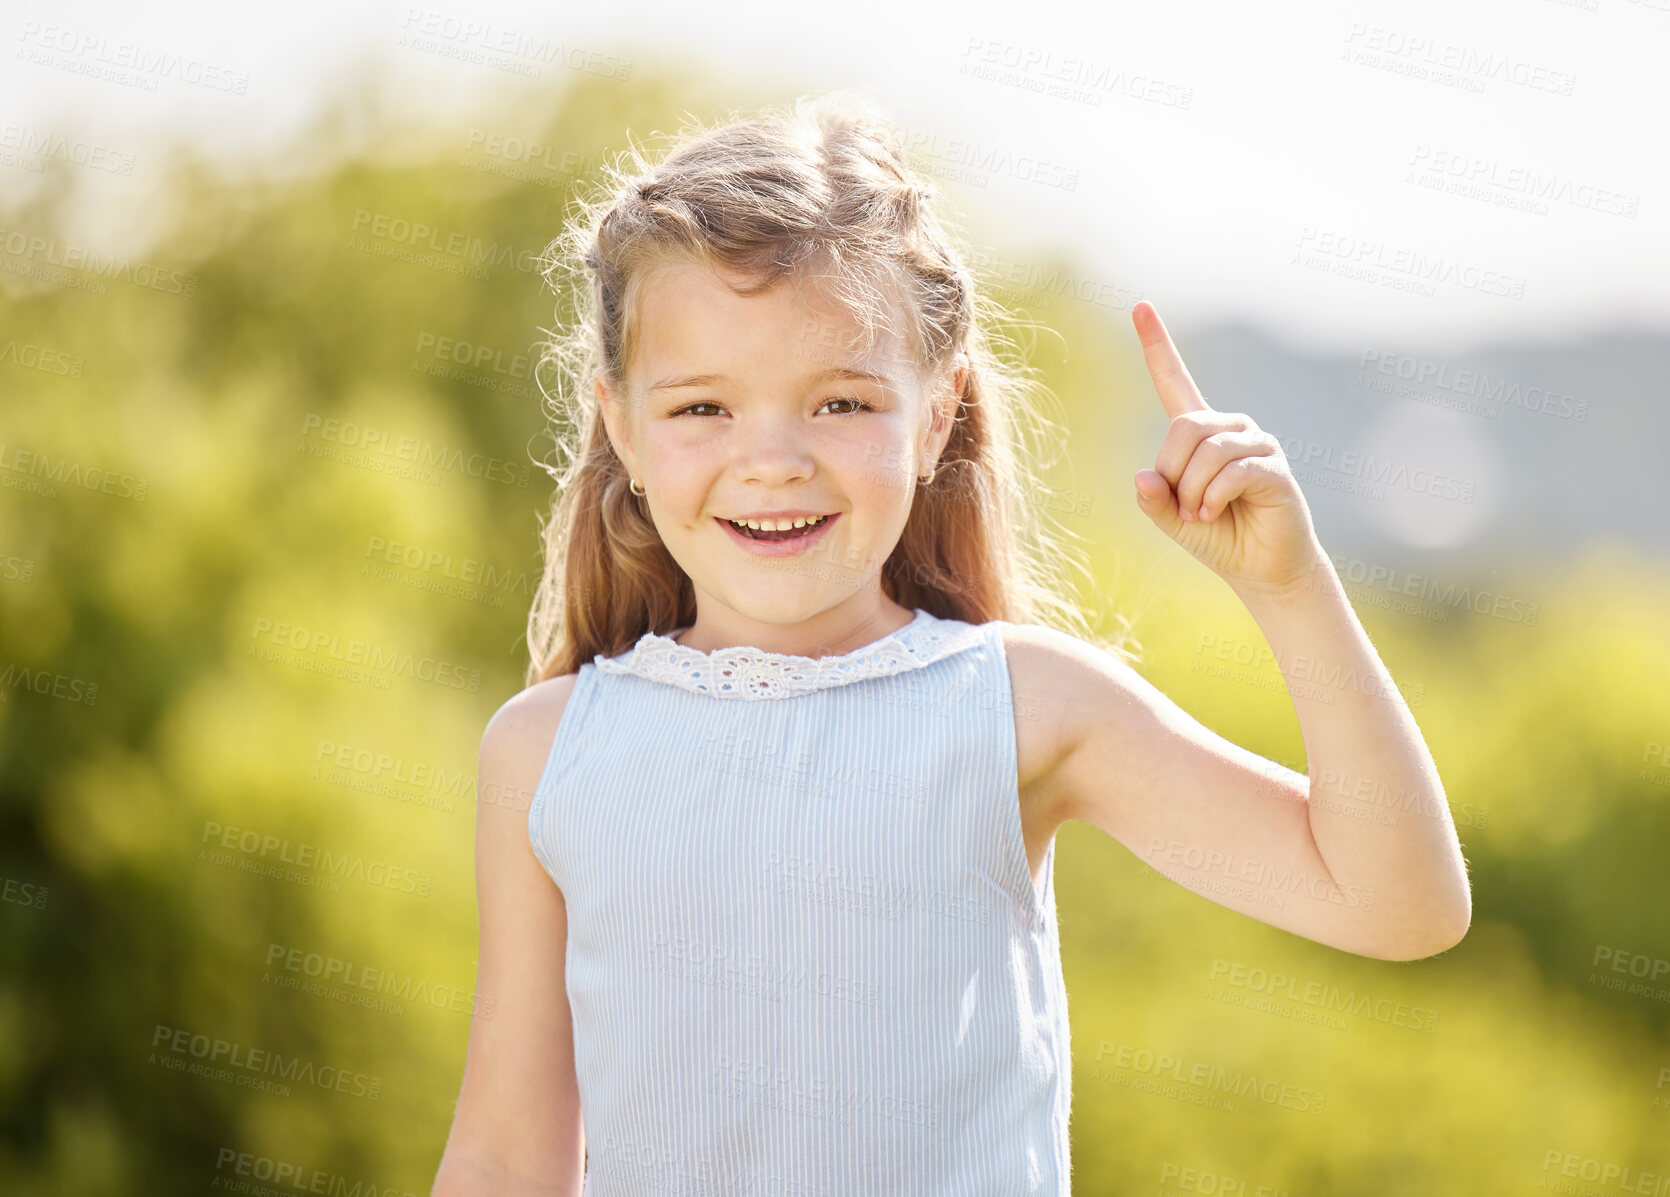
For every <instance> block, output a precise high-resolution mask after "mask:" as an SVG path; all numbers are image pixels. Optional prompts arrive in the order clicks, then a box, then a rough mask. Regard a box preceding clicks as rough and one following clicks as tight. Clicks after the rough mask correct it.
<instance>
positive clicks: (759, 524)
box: [731, 515, 828, 532]
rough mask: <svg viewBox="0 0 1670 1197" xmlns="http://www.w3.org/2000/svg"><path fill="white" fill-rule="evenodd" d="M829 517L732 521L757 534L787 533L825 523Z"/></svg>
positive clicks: (815, 516) (739, 526)
mask: <svg viewBox="0 0 1670 1197" xmlns="http://www.w3.org/2000/svg"><path fill="white" fill-rule="evenodd" d="M827 518H828V517H827V516H822V515H814V516H813V517H812V518H811V519H807V518H805V517H804V516H802V517H800V518H798V519H792V520H732V521H731V523H733V524H735V525H736V526H737V527H738V528H752V529H754V531H756V532H787V531H788V530H789V529H790V528H804V527H806V526H807V525H808V524H810V525H814V526H815V525H817V524H821V523H823V521H824V520H825V519H827Z"/></svg>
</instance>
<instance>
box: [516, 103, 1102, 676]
mask: <svg viewBox="0 0 1670 1197" xmlns="http://www.w3.org/2000/svg"><path fill="white" fill-rule="evenodd" d="M901 143H902V138H901V136H900V135H899V133H898V131H897V130H896V129H895V128H894V126H893V125H892V124H891V123H890V122H889V121H888V120H887V119H886V118H885V117H884V116H881V115H880V114H878V113H877V112H876V111H874V110H873V109H872V108H871V107H870V106H869V104H868V103H867V101H864V100H863V99H862V98H860V97H857V96H855V95H853V94H852V93H850V92H846V91H840V92H835V93H831V94H827V95H824V96H820V97H801V98H800V99H798V100H796V101H795V102H794V103H793V104H792V105H790V106H788V107H787V108H774V109H767V110H765V111H764V112H762V113H760V114H758V115H756V116H755V117H753V118H751V119H742V120H732V121H730V122H729V123H723V124H720V125H717V126H713V127H707V128H704V127H702V126H700V125H691V126H687V127H686V128H685V129H684V130H682V131H681V132H680V134H679V135H678V138H677V141H676V143H675V144H674V145H673V146H672V147H671V149H670V150H669V151H668V152H667V153H666V155H665V156H664V157H662V158H661V160H660V161H659V163H652V162H651V161H649V159H648V157H647V156H646V155H645V154H644V152H643V151H642V150H640V149H638V148H637V147H630V148H629V149H628V150H627V151H626V152H625V154H624V155H623V157H624V158H625V159H626V164H625V165H624V166H623V165H621V164H620V163H618V162H616V163H610V164H608V165H607V166H606V168H605V169H606V176H607V177H606V178H605V180H604V181H602V182H601V183H600V184H599V185H598V187H597V190H596V191H595V193H594V194H593V195H591V196H590V198H585V197H582V198H581V199H579V200H578V205H579V212H578V214H577V215H576V216H575V218H573V219H572V220H570V221H569V222H568V223H567V224H566V225H565V227H564V231H563V233H562V234H561V235H560V236H558V237H557V239H556V240H554V241H553V242H552V243H551V244H550V245H549V246H548V247H547V249H546V251H545V255H544V257H543V259H542V263H541V264H542V266H543V268H544V269H543V275H544V278H545V279H546V281H547V282H549V283H550V284H551V285H552V287H553V288H554V289H556V290H557V291H558V294H559V305H558V308H557V327H558V329H559V330H563V331H552V330H547V331H548V332H550V333H551V338H550V340H548V341H547V342H546V343H545V345H544V347H543V352H542V354H541V358H540V366H541V368H542V372H543V368H545V367H547V366H549V367H554V370H555V374H556V376H557V383H558V387H557V391H558V394H557V396H556V397H553V396H552V395H551V394H550V393H548V392H545V391H544V386H543V382H541V391H542V393H544V394H545V398H546V404H545V407H546V413H547V416H548V418H549V420H550V431H551V436H552V439H553V440H554V441H555V442H556V445H557V448H558V450H559V451H560V453H561V454H562V455H563V457H564V458H565V459H566V462H565V464H563V465H560V466H549V465H544V464H543V463H542V468H544V469H546V471H547V472H548V473H550V474H551V476H552V478H553V479H554V480H555V481H556V483H557V493H556V495H555V496H554V497H553V500H552V511H551V516H550V518H549V519H548V520H545V521H543V522H542V539H543V545H544V553H545V562H544V570H543V574H542V577H541V579H540V583H539V588H538V591H537V592H536V593H535V595H534V600H533V605H532V609H531V610H530V612H529V616H528V630H527V642H528V649H529V656H530V660H529V663H528V667H527V678H526V684H528V685H532V684H533V683H534V682H537V681H542V680H545V679H547V678H552V677H557V676H559V675H562V674H567V673H573V672H575V671H577V670H578V669H579V667H580V665H581V664H582V663H584V662H586V661H589V660H591V659H592V657H593V656H595V655H597V654H599V653H602V654H604V655H608V656H613V655H615V654H617V653H620V652H623V651H625V650H626V649H627V648H629V647H631V645H632V644H633V643H635V642H636V641H637V639H638V638H639V637H640V636H641V635H642V634H643V633H644V632H646V631H654V632H658V633H662V634H666V633H669V632H671V631H672V630H674V629H676V628H679V627H685V626H688V625H690V624H693V623H694V622H695V617H696V609H695V595H694V592H693V590H692V588H691V585H690V580H689V578H688V577H687V576H686V575H685V573H684V571H683V570H682V569H680V568H679V566H678V564H677V563H676V562H675V561H674V560H673V558H672V555H671V554H670V553H669V552H668V551H667V549H666V546H665V545H663V544H662V542H661V538H660V536H659V534H658V533H657V532H656V529H655V525H654V524H653V523H652V522H651V520H650V517H649V514H648V512H647V510H646V509H645V508H644V507H643V505H642V504H641V503H640V501H639V499H638V497H637V496H635V495H633V494H632V493H631V492H630V491H629V490H628V482H629V481H630V480H629V478H628V477H627V471H626V468H625V466H624V464H623V463H622V462H621V460H620V458H619V457H618V456H617V455H616V453H615V451H614V447H613V445H612V444H611V443H610V441H609V438H608V434H607V432H606V430H605V426H604V422H603V418H602V413H601V410H600V408H599V403H598V399H597V396H596V394H595V392H594V391H593V389H592V385H591V380H592V375H593V372H594V371H596V370H599V369H601V370H603V371H604V372H605V373H606V376H607V377H608V378H609V379H610V380H611V381H612V382H613V383H614V384H615V387H616V389H617V391H624V390H625V379H626V375H627V367H628V364H629V363H630V362H631V361H632V360H633V357H632V355H633V350H634V346H635V344H636V341H637V321H636V314H637V310H638V298H639V294H640V292H641V290H642V287H643V284H644V282H645V280H646V279H647V278H649V277H651V276H652V275H653V273H654V272H655V270H656V269H658V268H659V267H662V266H666V265H669V264H675V263H680V262H695V263H700V264H704V265H707V266H710V267H712V268H714V269H716V270H724V271H728V272H730V273H732V274H735V275H740V276H741V277H743V278H745V279H750V280H752V285H749V286H748V287H747V288H746V289H742V288H738V287H736V286H735V285H734V284H733V290H736V292H737V293H738V294H743V295H747V294H754V293H756V292H757V291H759V290H763V289H765V288H767V287H769V286H771V285H773V284H775V283H777V282H778V281H780V280H783V279H785V278H788V279H791V280H792V281H794V282H796V283H798V282H800V281H801V280H803V279H807V278H815V279H817V280H818V282H819V283H820V284H823V285H825V286H826V287H827V289H828V291H829V293H830V294H831V295H832V296H833V298H834V299H835V300H836V301H837V302H838V303H839V304H840V305H841V307H842V308H843V309H845V310H846V311H847V312H849V313H851V315H852V316H853V317H854V319H855V320H856V322H857V323H858V324H859V326H860V327H861V328H862V329H863V330H865V335H866V336H867V337H870V338H872V339H873V337H874V335H875V334H876V333H877V332H879V331H880V330H883V329H888V330H891V329H892V327H893V315H894V313H895V312H896V311H897V312H902V316H903V325H904V327H903V328H902V329H899V330H898V331H899V332H901V333H902V334H903V341H904V343H905V344H906V345H908V346H909V348H910V351H911V352H913V353H914V354H915V355H916V361H917V363H918V368H919V377H929V376H931V377H934V378H940V377H943V376H945V375H946V374H947V373H948V371H949V369H950V367H951V365H952V363H953V361H954V360H955V359H956V358H957V355H958V354H962V355H963V356H964V358H965V359H966V364H967V367H968V373H967V376H966V377H967V382H966V385H965V386H964V388H963V391H962V393H961V394H960V395H959V396H957V397H956V402H957V410H956V412H955V415H954V422H953V425H952V431H951V436H950V440H949V441H948V442H947V444H946V447H945V451H944V453H943V454H942V455H941V457H940V460H939V465H938V472H937V473H936V474H935V475H934V478H933V483H932V485H927V486H921V487H918V488H917V492H916V496H915V499H914V500H913V504H912V508H911V512H910V516H909V518H908V520H907V522H906V524H905V528H904V531H903V532H902V533H901V535H900V537H899V542H898V544H897V545H896V546H895V547H894V549H893V551H892V553H891V554H890V555H889V557H888V558H887V561H886V562H885V563H884V564H883V566H882V570H881V585H882V587H883V590H884V592H885V593H886V594H887V595H888V597H890V598H891V599H892V600H893V601H895V602H897V603H899V604H900V605H901V606H903V607H906V608H907V609H908V608H915V607H921V608H923V609H924V610H926V611H928V612H929V613H930V614H932V615H936V616H938V617H940V618H942V619H959V620H964V621H967V622H969V623H984V622H986V621H989V620H994V619H1002V620H1007V621H1009V622H1012V623H1023V624H1024V623H1038V624H1048V625H1050V626H1053V627H1056V628H1058V629H1059V630H1061V631H1064V632H1068V633H1070V634H1072V635H1075V636H1077V637H1079V638H1080V639H1083V640H1086V641H1089V642H1091V643H1094V644H1097V645H1099V646H1100V647H1102V648H1104V649H1106V650H1108V651H1111V652H1116V653H1125V652H1126V650H1125V647H1124V645H1125V642H1126V640H1128V639H1129V637H1128V635H1126V634H1125V633H1124V630H1123V628H1122V630H1121V633H1120V635H1119V638H1118V640H1117V641H1113V642H1110V641H1107V640H1104V639H1103V638H1102V637H1101V636H1099V635H1098V634H1096V633H1095V632H1094V631H1093V630H1092V629H1091V628H1090V627H1089V625H1088V624H1087V623H1086V621H1085V619H1084V615H1083V612H1082V611H1081V609H1080V607H1079V604H1078V603H1077V602H1076V601H1075V600H1074V598H1073V595H1072V593H1071V591H1070V590H1069V588H1068V586H1067V584H1066V578H1065V567H1066V566H1067V565H1072V566H1074V567H1076V568H1077V569H1079V570H1080V572H1083V573H1084V574H1085V575H1086V577H1088V576H1089V571H1088V569H1086V568H1085V567H1084V565H1083V564H1082V563H1081V562H1080V561H1078V560H1077V559H1076V557H1073V556H1071V555H1070V554H1069V547H1068V545H1067V544H1066V543H1065V541H1064V540H1063V539H1062V537H1060V536H1059V535H1057V533H1056V532H1055V531H1054V530H1053V529H1051V528H1050V527H1049V526H1048V524H1047V522H1046V519H1045V518H1044V516H1045V513H1044V512H1043V511H1042V509H1041V508H1040V506H1039V505H1038V503H1037V496H1038V495H1040V494H1042V493H1044V491H1045V490H1046V488H1045V487H1044V486H1043V484H1042V483H1041V482H1040V481H1038V480H1037V479H1036V478H1035V477H1034V476H1033V474H1032V472H1031V471H1032V464H1031V463H1032V461H1033V460H1034V457H1035V453H1034V452H1033V448H1034V445H1036V444H1037V443H1038V441H1039V440H1041V437H1042V435H1043V434H1044V433H1046V432H1047V431H1048V430H1049V429H1050V428H1052V427H1053V426H1052V425H1051V423H1050V422H1049V421H1048V420H1046V419H1045V418H1044V417H1043V416H1042V415H1041V414H1040V412H1039V411H1038V410H1036V408H1035V406H1034V402H1035V400H1037V399H1039V398H1042V397H1044V396H1045V395H1046V394H1047V392H1046V391H1045V388H1044V387H1043V386H1042V384H1041V383H1039V382H1038V381H1037V379H1036V377H1035V375H1034V373H1033V371H1032V370H1031V368H1030V367H1029V366H1027V365H1025V364H1024V363H1023V362H1022V361H1021V359H1020V357H1019V355H1018V354H1015V355H1013V357H1011V356H1009V355H1007V354H1006V353H1005V352H1004V351H1006V350H1008V349H1010V348H1011V346H1010V344H1009V343H1008V342H1006V341H1003V340H1001V339H999V337H998V336H997V334H996V333H995V331H994V330H995V329H997V328H998V326H999V324H1000V323H1001V322H1005V321H1008V320H1009V315H1008V313H1007V312H1006V311H1005V310H1004V309H1003V308H1002V307H1001V306H1000V305H999V304H998V303H996V302H995V301H994V300H993V299H991V298H990V297H989V296H987V295H985V294H984V293H983V292H982V291H981V290H980V289H979V288H977V287H976V285H975V280H974V277H973V275H972V273H971V272H970V271H969V270H968V268H967V267H966V266H965V265H964V260H965V257H966V256H967V255H966V254H965V253H964V252H963V250H962V242H961V240H960V238H958V237H955V236H953V234H952V233H951V232H950V230H949V229H948V228H947V226H946V224H945V222H943V221H942V220H941V218H940V217H939V216H938V214H937V213H936V212H935V209H934V200H935V199H936V198H937V194H938V192H937V189H936V188H933V187H932V186H931V185H930V184H928V183H926V182H924V181H923V180H922V179H920V178H919V177H917V176H916V175H915V174H914V173H913V172H912V170H911V169H910V168H909V166H908V165H907V164H906V162H905V159H904V156H903V154H902V152H901V149H900V146H901ZM565 287H566V295H565V294H564V288H565ZM565 317H566V318H565ZM945 393H947V394H948V393H949V388H945ZM1023 438H1031V439H1029V440H1025V441H1023ZM1120 622H1121V624H1123V623H1124V621H1123V620H1121V621H1120Z"/></svg>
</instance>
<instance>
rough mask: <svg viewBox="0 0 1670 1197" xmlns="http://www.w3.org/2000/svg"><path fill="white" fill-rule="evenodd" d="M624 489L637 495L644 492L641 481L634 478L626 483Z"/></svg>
mask: <svg viewBox="0 0 1670 1197" xmlns="http://www.w3.org/2000/svg"><path fill="white" fill-rule="evenodd" d="M626 489H627V490H629V491H631V492H632V493H633V494H635V495H639V496H642V495H643V494H645V493H646V492H645V491H644V486H643V483H641V482H639V481H638V480H637V479H636V478H634V479H632V481H630V482H628V483H627V484H626Z"/></svg>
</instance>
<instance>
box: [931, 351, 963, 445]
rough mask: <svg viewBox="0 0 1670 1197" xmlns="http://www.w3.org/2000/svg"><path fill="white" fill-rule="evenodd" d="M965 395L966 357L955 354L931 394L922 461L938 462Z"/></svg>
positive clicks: (961, 354) (948, 441)
mask: <svg viewBox="0 0 1670 1197" xmlns="http://www.w3.org/2000/svg"><path fill="white" fill-rule="evenodd" d="M967 391H968V355H967V354H964V353H959V354H957V355H956V356H955V357H953V358H952V359H951V362H950V364H949V365H948V366H947V367H946V369H945V372H944V373H943V374H942V375H941V376H940V379H939V383H938V385H937V386H936V387H935V388H934V391H933V393H932V396H931V398H932V401H933V416H932V418H931V419H930V420H929V423H928V438H927V442H926V445H925V449H924V456H923V461H925V462H927V461H938V460H939V459H940V456H941V455H942V454H944V452H945V446H946V445H947V444H948V443H950V440H951V427H952V424H953V423H954V422H955V420H956V417H957V411H958V409H959V408H960V407H961V405H962V398H963V395H965V394H966V393H967Z"/></svg>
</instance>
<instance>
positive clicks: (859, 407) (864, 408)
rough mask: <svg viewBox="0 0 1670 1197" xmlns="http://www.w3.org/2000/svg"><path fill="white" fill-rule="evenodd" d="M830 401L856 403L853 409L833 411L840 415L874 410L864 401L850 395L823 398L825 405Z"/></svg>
mask: <svg viewBox="0 0 1670 1197" xmlns="http://www.w3.org/2000/svg"><path fill="white" fill-rule="evenodd" d="M831 403H852V404H856V405H857V406H856V407H854V409H853V410H852V411H843V412H837V413H835V414H836V415H841V416H853V415H857V414H858V413H859V412H860V411H874V410H875V408H873V407H871V406H870V405H869V404H868V403H865V402H864V400H862V399H854V398H852V397H851V396H850V395H842V396H839V397H838V398H835V399H825V400H824V405H825V406H826V407H827V406H828V405H829V404H831Z"/></svg>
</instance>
